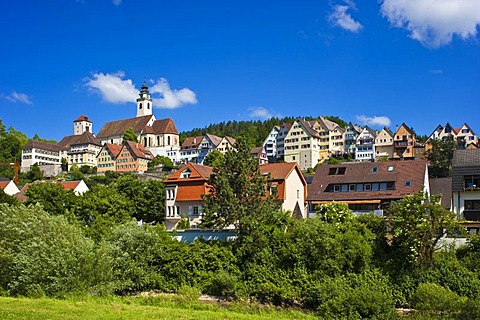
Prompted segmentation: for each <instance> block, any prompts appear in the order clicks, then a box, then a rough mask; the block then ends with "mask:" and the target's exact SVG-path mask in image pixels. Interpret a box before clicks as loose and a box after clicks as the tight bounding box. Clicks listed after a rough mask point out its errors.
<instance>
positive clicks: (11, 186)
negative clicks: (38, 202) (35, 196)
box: [0, 180, 20, 196]
mask: <svg viewBox="0 0 480 320" xmlns="http://www.w3.org/2000/svg"><path fill="white" fill-rule="evenodd" d="M0 188H2V189H3V192H5V193H6V194H8V195H9V196H13V195H14V194H17V193H19V192H20V190H19V189H18V187H17V185H16V184H15V182H13V181H12V180H10V181H6V182H3V181H2V182H0Z"/></svg>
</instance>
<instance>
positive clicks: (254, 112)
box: [248, 107, 282, 120]
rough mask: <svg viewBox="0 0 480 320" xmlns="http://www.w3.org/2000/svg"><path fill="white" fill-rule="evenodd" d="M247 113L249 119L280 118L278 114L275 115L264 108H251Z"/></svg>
mask: <svg viewBox="0 0 480 320" xmlns="http://www.w3.org/2000/svg"><path fill="white" fill-rule="evenodd" d="M248 111H249V113H248V116H249V117H250V118H260V119H265V120H267V119H270V118H273V117H276V118H281V117H282V116H281V115H280V114H275V113H274V112H272V111H271V110H267V109H266V108H264V107H252V108H248Z"/></svg>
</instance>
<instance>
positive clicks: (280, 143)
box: [276, 122, 292, 160]
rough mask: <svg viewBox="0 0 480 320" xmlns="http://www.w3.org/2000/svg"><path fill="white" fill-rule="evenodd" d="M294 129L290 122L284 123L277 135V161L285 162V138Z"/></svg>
mask: <svg viewBox="0 0 480 320" xmlns="http://www.w3.org/2000/svg"><path fill="white" fill-rule="evenodd" d="M291 128H292V124H291V123H288V122H284V123H283V124H282V125H281V126H280V130H278V135H277V147H276V149H277V159H280V160H283V159H284V157H285V137H286V136H287V134H288V132H289V131H290V129H291Z"/></svg>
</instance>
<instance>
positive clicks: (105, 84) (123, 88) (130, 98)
mask: <svg viewBox="0 0 480 320" xmlns="http://www.w3.org/2000/svg"><path fill="white" fill-rule="evenodd" d="M85 81H86V86H87V87H89V88H90V89H91V90H92V91H94V92H96V93H99V94H100V95H101V96H102V99H103V100H104V101H106V102H110V103H126V102H135V101H136V99H137V98H138V93H139V92H140V89H137V88H135V85H134V84H133V81H132V80H131V79H125V73H124V72H123V71H118V72H116V73H106V74H104V73H95V74H93V78H86V79H85ZM152 82H153V81H152ZM149 91H150V95H151V97H152V100H153V106H154V107H157V108H167V109H174V108H178V107H180V106H182V105H185V104H196V103H198V101H197V96H196V95H195V92H193V91H192V90H190V89H188V88H183V89H180V90H176V89H171V88H170V85H169V84H168V81H167V80H166V79H164V78H160V79H159V80H158V81H157V82H156V83H154V85H153V86H152V87H151V88H150V89H149Z"/></svg>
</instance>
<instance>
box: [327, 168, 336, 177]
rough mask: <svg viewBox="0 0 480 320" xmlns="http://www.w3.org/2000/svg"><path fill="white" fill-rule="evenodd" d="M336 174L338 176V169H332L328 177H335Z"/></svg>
mask: <svg viewBox="0 0 480 320" xmlns="http://www.w3.org/2000/svg"><path fill="white" fill-rule="evenodd" d="M335 174H337V168H330V169H329V170H328V175H329V176H333V175H335Z"/></svg>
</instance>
